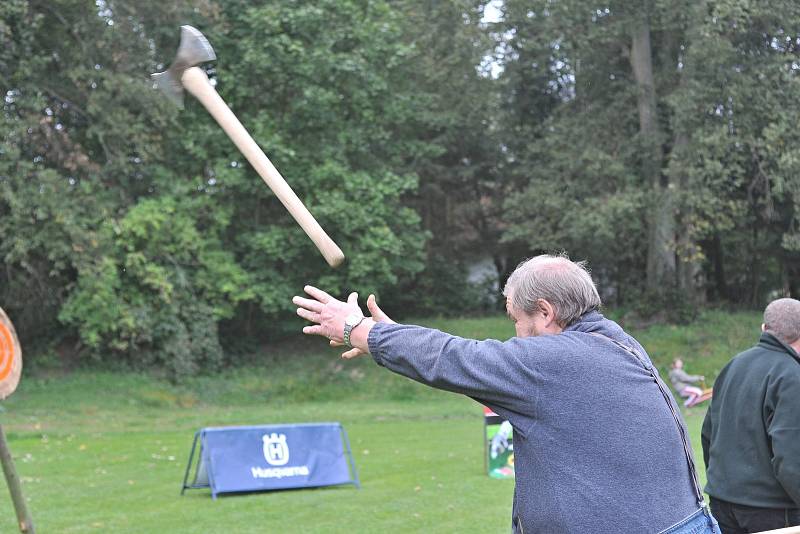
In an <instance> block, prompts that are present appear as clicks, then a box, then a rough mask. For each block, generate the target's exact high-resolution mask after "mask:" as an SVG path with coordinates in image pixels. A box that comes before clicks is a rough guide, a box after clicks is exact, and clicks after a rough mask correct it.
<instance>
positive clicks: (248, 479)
mask: <svg viewBox="0 0 800 534" xmlns="http://www.w3.org/2000/svg"><path fill="white" fill-rule="evenodd" d="M198 442H199V444H200V453H199V460H198V463H197V469H196V471H195V477H194V482H193V483H192V484H189V485H187V484H186V481H187V479H188V475H189V471H190V469H191V466H192V462H193V457H194V453H195V449H196V446H197V444H198ZM348 460H349V461H348ZM338 484H355V485H356V486H358V485H359V483H358V475H357V473H356V470H355V464H354V463H353V457H352V454H351V452H350V444H349V442H348V440H347V434H346V433H345V431H344V428H342V425H341V424H339V423H309V424H294V425H262V426H236V427H217V428H203V429H201V430H199V431H198V432H197V433H196V434H195V441H194V444H193V445H192V452H191V454H190V456H189V465H187V467H186V475H185V476H184V481H183V490H185V489H187V488H203V487H208V488H211V495H212V497H214V498H216V496H217V494H219V493H231V492H243V491H265V490H276V489H289V488H307V487H319V486H332V485H338ZM181 493H183V491H181Z"/></svg>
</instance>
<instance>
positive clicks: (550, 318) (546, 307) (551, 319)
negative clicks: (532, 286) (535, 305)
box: [539, 299, 556, 326]
mask: <svg viewBox="0 0 800 534" xmlns="http://www.w3.org/2000/svg"><path fill="white" fill-rule="evenodd" d="M539 311H540V312H541V313H542V315H543V316H544V320H545V326H548V325H550V324H552V323H555V321H556V309H555V308H554V307H553V305H552V304H550V303H549V302H547V301H546V300H544V299H539Z"/></svg>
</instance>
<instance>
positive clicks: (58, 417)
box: [0, 312, 760, 533]
mask: <svg viewBox="0 0 800 534" xmlns="http://www.w3.org/2000/svg"><path fill="white" fill-rule="evenodd" d="M417 322H418V323H421V324H426V325H428V326H434V327H437V328H442V329H444V330H447V331H450V332H453V333H457V334H459V335H463V336H466V337H475V338H481V339H482V338H486V337H492V338H499V339H506V338H508V337H509V336H511V335H512V334H513V329H512V327H511V325H510V323H509V322H508V321H507V320H506V319H505V318H501V317H497V318H486V319H461V320H424V321H422V320H421V321H417ZM759 322H760V317H759V315H758V314H746V313H745V314H726V313H722V312H707V313H705V314H703V315H702V316H701V317H700V319H699V320H698V322H697V323H695V324H693V325H690V326H687V327H672V326H658V327H651V328H649V329H646V330H642V331H636V330H632V332H633V333H634V334H635V335H636V336H637V337H638V339H639V340H640V341H642V343H643V345H644V346H645V347H646V348H647V349H648V351H649V352H650V354H651V356H652V357H653V360H654V361H655V362H656V363H657V364H658V365H659V367H660V368H661V370H662V372H664V371H666V369H667V368H668V365H669V362H670V361H671V360H672V358H674V357H676V356H682V357H683V358H684V359H685V360H686V367H687V369H688V371H689V372H691V373H698V374H705V375H706V376H707V377H708V378H709V381H710V380H713V377H714V376H715V374H716V372H718V370H719V369H720V368H721V367H722V365H724V363H725V362H727V361H728V359H730V357H731V356H732V355H733V354H735V353H736V352H738V351H740V350H742V349H744V348H746V347H748V346H750V345H752V344H753V343H754V341H755V340H756V338H757V334H758V325H759ZM314 341H316V342H314ZM257 356H258V358H257V359H258V361H259V363H258V364H254V365H252V366H248V367H245V368H239V369H232V370H228V371H226V372H224V373H222V374H221V375H219V376H214V377H199V378H196V379H193V380H191V381H189V382H188V383H186V384H184V385H182V386H180V387H174V386H172V385H170V384H169V383H167V382H163V381H160V380H156V379H154V378H151V377H147V376H144V375H137V374H111V373H104V372H99V371H79V372H75V373H71V374H68V375H64V374H62V373H53V372H40V373H39V374H38V376H25V377H24V378H23V381H22V382H21V384H20V387H19V389H18V390H17V392H16V393H15V394H14V395H13V396H12V397H11V398H10V399H9V400H7V401H6V402H5V403H4V406H3V408H4V410H5V411H4V412H3V413H0V421H1V422H2V424H3V427H4V429H5V431H6V433H7V435H8V438H9V444H10V447H11V449H12V452H13V454H14V459H15V464H16V466H17V470H18V472H19V474H20V476H21V477H22V482H23V489H24V492H25V495H26V497H27V498H28V500H29V506H30V510H31V513H32V515H33V518H34V522H35V525H36V528H37V532H40V533H71V532H115V533H118V532H122V533H126V532H130V533H134V532H135V533H140V532H159V533H160V532H208V533H217V532H219V533H223V532H226V533H227V532H259V533H261V532H348V533H351V532H375V531H384V532H442V533H444V532H448V533H449V532H507V531H508V527H509V524H510V511H511V495H512V491H513V483H512V482H510V481H503V480H493V479H489V478H488V477H487V476H485V475H484V474H483V459H482V458H483V456H482V455H483V445H482V441H481V432H482V422H481V410H480V407H479V406H478V405H477V404H476V403H474V402H473V401H471V400H469V399H466V398H462V397H459V396H457V395H453V394H449V393H444V392H439V391H434V390H431V389H428V388H425V387H423V386H420V385H418V384H415V383H413V382H411V381H409V380H406V379H404V378H402V377H398V376H395V375H392V374H391V373H389V372H387V371H385V370H383V369H380V368H378V367H377V366H376V365H374V363H372V361H371V359H368V358H362V359H360V360H357V361H352V362H342V361H340V360H339V359H338V358H336V353H335V352H333V351H332V350H328V349H326V348H325V347H324V345H323V343H322V341H318V340H297V341H293V342H291V343H286V344H282V345H280V346H277V347H272V348H271V349H269V350H264V351H262V352H261V353H259V354H258V355H257ZM703 414H704V411H703V409H701V408H695V409H692V410H689V411H687V412H685V416H686V419H687V422H688V424H689V427H690V430H691V433H692V440H693V445H694V446H695V450H696V452H697V454H698V459H699V460H700V462H701V463H702V455H700V454H699V429H700V424H701V422H702V417H703ZM310 421H340V422H341V423H342V424H343V425H344V427H345V428H346V430H347V432H348V434H349V436H350V441H351V444H352V446H353V453H354V456H355V461H356V465H357V467H358V472H359V476H360V478H361V482H362V489H360V490H357V489H354V488H353V487H351V486H343V487H339V488H327V489H316V490H293V491H282V492H273V493H262V494H249V495H241V496H234V497H223V498H220V499H218V500H216V501H212V500H211V498H210V497H209V492H208V491H207V490H194V491H190V492H187V495H186V496H184V497H180V495H179V492H180V485H181V481H182V478H183V472H184V469H185V466H186V460H187V457H188V454H189V449H190V447H191V443H192V437H193V434H194V432H195V431H196V430H197V429H199V428H201V427H204V426H223V425H250V424H268V423H292V422H310ZM15 531H16V523H15V520H14V513H13V508H12V505H11V500H10V498H9V496H8V493H7V492H5V490H2V491H0V532H3V533H5V532H9V533H11V532H15Z"/></svg>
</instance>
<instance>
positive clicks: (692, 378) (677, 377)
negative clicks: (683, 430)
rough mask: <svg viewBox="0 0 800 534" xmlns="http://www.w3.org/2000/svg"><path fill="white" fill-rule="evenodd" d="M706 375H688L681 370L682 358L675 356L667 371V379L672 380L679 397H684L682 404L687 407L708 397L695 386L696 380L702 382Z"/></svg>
mask: <svg viewBox="0 0 800 534" xmlns="http://www.w3.org/2000/svg"><path fill="white" fill-rule="evenodd" d="M705 379H706V377H704V376H700V375H690V374H688V373H687V372H686V371H684V370H683V360H681V359H680V358H675V360H674V361H673V362H672V369H670V371H669V381H670V382H672V387H674V388H675V391H676V392H677V393H678V395H680V396H681V397H686V400H685V401H684V403H683V405H684V406H686V407H687V408H690V407H692V406H694V405H695V404H699V403H701V402H703V401H704V400H706V399H707V398H708V397H706V396H704V393H705V392H704V391H703V390H702V389H700V388H699V387H697V386H693V385H692V384H696V383H697V382H702V381H703V380H705Z"/></svg>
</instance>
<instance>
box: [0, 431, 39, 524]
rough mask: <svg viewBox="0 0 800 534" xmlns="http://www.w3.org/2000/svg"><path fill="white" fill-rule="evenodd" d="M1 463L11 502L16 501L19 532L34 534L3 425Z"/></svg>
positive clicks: (1, 432) (0, 436) (0, 448)
mask: <svg viewBox="0 0 800 534" xmlns="http://www.w3.org/2000/svg"><path fill="white" fill-rule="evenodd" d="M0 463H2V464H3V473H5V475H6V482H7V483H8V491H10V492H11V500H12V501H14V511H15V512H16V513H17V521H18V522H19V530H20V532H25V533H30V534H34V529H33V521H31V516H30V514H29V513H28V507H27V505H26V504H25V497H23V496H22V486H21V485H20V483H19V476H17V470H16V469H15V468H14V461H13V460H12V459H11V451H10V450H9V449H8V441H6V434H5V432H4V431H3V425H0Z"/></svg>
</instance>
